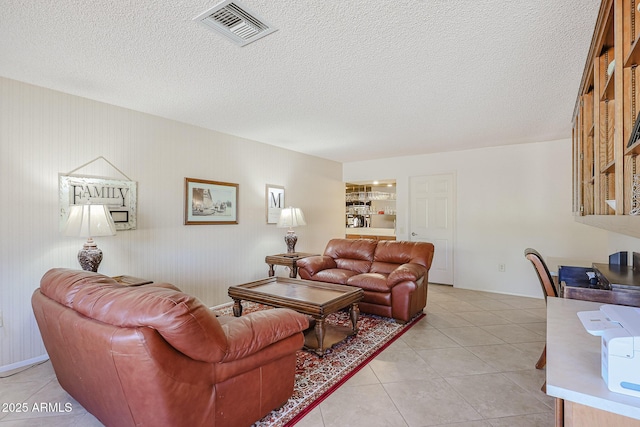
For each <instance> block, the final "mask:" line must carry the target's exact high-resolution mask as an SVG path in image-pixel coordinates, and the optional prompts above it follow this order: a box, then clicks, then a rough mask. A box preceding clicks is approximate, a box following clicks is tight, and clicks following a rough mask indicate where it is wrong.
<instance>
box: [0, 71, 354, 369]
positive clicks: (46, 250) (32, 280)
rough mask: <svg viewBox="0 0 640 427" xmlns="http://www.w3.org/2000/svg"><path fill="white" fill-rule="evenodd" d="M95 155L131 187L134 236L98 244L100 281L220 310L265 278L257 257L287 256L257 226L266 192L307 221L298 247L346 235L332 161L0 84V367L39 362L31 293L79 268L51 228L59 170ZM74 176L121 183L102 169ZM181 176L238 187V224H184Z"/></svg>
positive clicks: (269, 228)
mask: <svg viewBox="0 0 640 427" xmlns="http://www.w3.org/2000/svg"><path fill="white" fill-rule="evenodd" d="M98 156H104V157H105V158H107V159H108V160H109V161H111V162H112V163H113V164H114V165H115V166H117V167H118V168H119V169H120V170H121V171H123V172H124V173H125V174H126V175H128V176H129V177H130V178H131V179H132V180H134V181H137V182H138V228H137V229H136V230H129V231H120V232H118V234H117V236H115V237H102V238H96V241H97V243H98V246H99V247H100V248H102V250H103V251H104V254H105V255H104V260H103V262H102V265H101V266H100V272H101V273H104V274H107V275H119V274H129V275H133V276H138V277H144V278H149V279H152V280H154V281H158V282H160V281H167V282H171V283H174V284H175V285H177V286H179V287H180V288H182V289H183V290H184V291H186V292H189V293H192V294H194V295H196V296H197V297H199V298H200V299H201V300H202V301H203V302H205V303H206V304H208V305H215V304H220V303H223V302H226V301H228V300H229V298H228V296H227V294H226V289H227V287H228V286H229V285H232V284H237V283H242V282H246V281H251V280H256V279H259V278H262V277H265V276H266V275H267V266H266V264H265V263H264V257H265V255H267V254H273V253H279V252H283V251H286V246H285V244H284V240H283V236H284V234H285V231H286V230H283V229H278V228H276V227H275V225H267V224H266V219H265V185H266V184H275V185H281V186H284V187H285V191H286V194H285V197H286V203H287V204H292V205H294V206H297V207H301V208H302V209H303V211H304V213H305V216H306V219H307V222H308V226H306V227H302V228H300V229H298V230H297V234H298V236H299V241H298V246H297V247H296V249H298V250H300V251H312V250H322V249H323V248H324V245H325V244H326V242H327V240H328V239H329V238H331V237H337V236H341V235H343V233H344V224H343V221H344V202H343V196H344V187H343V184H342V182H343V181H342V168H341V165H340V164H339V163H336V162H330V161H327V160H323V159H319V158H316V157H311V156H306V155H302V154H299V153H295V152H292V151H287V150H283V149H279V148H275V147H273V146H269V145H265V144H261V143H257V142H253V141H248V140H244V139H240V138H237V137H233V136H229V135H225V134H222V133H218V132H213V131H209V130H205V129H202V128H197V127H194V126H190V125H186V124H183V123H178V122H175V121H171V120H166V119H163V118H159V117H154V116H150V115H147V114H142V113H139V112H135V111H131V110H127V109H123V108H119V107H114V106H111V105H107V104H102V103H99V102H95V101H92V100H87V99H83V98H79V97H75V96H71V95H67V94H63V93H59V92H55V91H51V90H47V89H42V88H38V87H35V86H31V85H27V84H24V83H20V82H16V81H13V80H8V79H3V78H0V182H1V183H2V185H0V200H1V204H0V227H1V228H0V230H1V234H0V235H1V238H0V239H1V242H0V261H1V265H0V310H2V317H3V320H4V326H2V327H0V369H2V368H4V369H7V368H8V367H13V366H15V365H16V364H18V365H19V364H20V363H22V362H24V361H28V360H31V359H33V358H37V357H39V356H41V355H43V354H44V353H45V350H44V347H43V346H42V342H41V340H40V336H39V333H38V329H37V325H36V323H35V320H34V318H33V315H32V311H31V305H30V298H31V294H32V292H33V290H34V289H35V288H37V287H38V283H39V280H40V278H41V277H42V275H43V274H44V272H46V271H47V270H48V269H49V268H52V267H68V268H79V264H78V263H77V260H76V253H77V251H78V249H80V247H81V246H82V243H83V239H79V238H70V237H63V236H61V235H60V233H59V231H58V229H59V228H58V187H57V185H58V184H57V179H58V173H66V172H69V171H71V170H73V169H75V168H77V167H78V166H80V165H82V164H84V163H86V162H88V161H90V160H92V159H95V158H96V157H98ZM77 173H81V174H88V175H99V176H109V177H119V178H121V177H120V176H119V174H118V173H117V172H116V171H114V170H113V169H112V168H111V167H110V166H108V164H107V163H105V162H103V161H101V160H100V161H98V162H95V163H93V164H92V165H91V166H89V167H87V168H84V169H81V170H79V171H78V172H77ZM185 177H190V178H201V179H210V180H216V181H224V182H233V183H238V184H239V185H240V188H239V195H240V200H239V222H240V223H239V224H238V225H207V226H185V225H183V209H184V204H183V203H184V202H183V200H184V194H183V193H184V178H185ZM279 268H280V269H282V268H283V267H279ZM282 274H285V273H284V272H282Z"/></svg>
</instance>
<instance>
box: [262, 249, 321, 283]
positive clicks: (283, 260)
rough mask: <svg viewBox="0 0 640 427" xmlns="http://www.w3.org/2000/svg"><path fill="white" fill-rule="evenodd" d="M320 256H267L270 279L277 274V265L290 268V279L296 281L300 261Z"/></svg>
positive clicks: (303, 254) (290, 254)
mask: <svg viewBox="0 0 640 427" xmlns="http://www.w3.org/2000/svg"><path fill="white" fill-rule="evenodd" d="M316 255H318V254H305V253H302V252H291V253H286V254H277V255H267V256H266V258H265V259H264V262H266V263H267V264H269V277H273V276H275V274H276V271H275V268H274V266H275V265H284V266H285V267H289V277H291V278H292V279H295V278H296V277H298V265H297V264H296V263H297V262H298V260H300V259H302V258H306V257H309V256H316Z"/></svg>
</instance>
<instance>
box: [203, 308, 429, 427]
mask: <svg viewBox="0 0 640 427" xmlns="http://www.w3.org/2000/svg"><path fill="white" fill-rule="evenodd" d="M242 307H243V311H242V312H243V313H251V312H252V311H257V310H265V309H269V308H270V307H268V306H264V305H261V304H255V303H251V302H247V301H243V303H242ZM214 310H215V312H216V314H218V315H224V316H232V315H233V312H232V307H231V306H230V305H229V306H224V307H216V308H215V309H214ZM423 317H424V314H421V315H419V316H417V317H415V318H414V319H413V320H412V321H411V322H409V323H407V324H405V325H402V324H400V323H396V322H395V321H394V320H392V319H389V318H386V317H379V316H374V315H371V314H360V318H359V319H358V334H357V335H356V336H352V337H348V338H347V339H346V340H344V341H343V342H341V343H339V344H336V345H335V346H334V347H333V348H331V349H330V350H327V352H326V353H325V355H324V357H322V358H320V357H318V356H316V355H315V354H312V353H309V352H307V351H303V350H301V351H298V355H297V357H298V362H297V365H296V379H295V384H294V386H293V396H291V398H290V399H289V401H288V402H287V404H286V405H284V406H283V407H282V408H280V409H278V410H275V411H272V412H271V413H270V414H269V415H267V416H266V417H264V418H263V419H262V420H260V421H258V422H257V423H255V424H254V426H255V427H266V426H270V427H274V426H277V427H280V426H292V425H294V424H295V423H296V422H297V421H298V420H300V419H301V418H302V417H303V416H304V415H306V414H307V413H308V412H309V411H311V410H312V409H313V408H315V407H316V406H317V405H319V404H320V403H321V402H322V401H323V400H324V399H326V398H327V397H328V396H329V395H330V394H331V393H332V392H333V391H334V390H336V389H337V388H338V387H339V386H340V385H341V384H342V383H344V382H345V381H346V380H348V379H349V378H350V377H352V376H353V375H354V374H355V373H356V372H358V371H359V370H360V369H361V368H363V367H364V366H366V364H367V363H369V361H370V360H372V359H373V358H374V357H376V356H377V355H378V353H380V352H381V351H382V350H383V349H384V348H386V347H387V346H388V345H389V344H391V343H392V342H393V341H394V340H395V339H397V338H398V337H400V336H401V335H402V334H403V333H404V332H406V331H407V330H409V328H411V327H412V326H413V325H414V324H416V323H417V322H418V321H420V319H422V318H423ZM326 321H327V322H329V323H333V324H339V325H342V326H348V327H350V326H351V320H350V319H349V313H348V312H346V311H340V312H338V313H335V314H332V315H330V316H328V317H327V320H326Z"/></svg>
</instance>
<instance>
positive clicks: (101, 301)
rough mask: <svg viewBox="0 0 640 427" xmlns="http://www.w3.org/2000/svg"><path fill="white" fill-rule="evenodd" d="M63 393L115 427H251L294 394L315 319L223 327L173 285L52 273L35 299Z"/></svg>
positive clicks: (271, 313) (267, 316) (270, 316)
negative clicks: (298, 362) (134, 284)
mask: <svg viewBox="0 0 640 427" xmlns="http://www.w3.org/2000/svg"><path fill="white" fill-rule="evenodd" d="M32 306H33V310H34V313H35V317H36V320H37V322H38V326H39V328H40V332H41V334H42V339H43V341H44V345H45V347H46V349H47V352H48V353H49V357H50V359H51V363H52V365H53V368H54V370H55V373H56V376H57V377H58V381H59V382H60V385H61V386H62V387H63V388H64V389H65V390H66V391H67V392H68V393H69V394H70V395H71V396H72V397H73V398H75V399H76V400H77V401H78V402H79V403H80V404H81V405H82V406H83V407H84V408H85V409H86V410H87V411H89V412H91V413H92V414H93V415H95V416H96V417H97V418H98V419H99V420H100V421H101V422H102V423H104V424H105V425H107V426H118V427H121V426H139V425H145V426H215V425H218V426H245V427H246V426H248V425H251V424H252V423H253V422H255V421H257V420H259V419H261V418H262V417H264V416H265V415H267V414H268V413H269V412H270V411H272V410H273V409H276V408H278V407H280V406H282V405H284V404H285V403H286V402H287V400H288V399H289V397H290V396H291V394H292V393H293V383H294V376H295V365H296V351H297V350H299V349H300V348H301V347H302V345H303V342H304V336H303V334H302V332H301V331H303V330H304V329H306V328H307V326H308V320H307V318H306V317H305V316H304V315H302V314H299V313H296V312H294V311H291V310H287V309H273V310H265V311H260V312H256V313H251V314H248V315H246V316H242V317H239V318H234V317H229V318H222V317H220V318H216V316H215V315H214V314H213V313H212V312H211V311H210V310H209V309H208V308H207V307H205V306H204V305H203V304H202V303H201V302H200V301H199V300H198V299H196V298H194V297H192V296H189V295H187V294H184V293H182V292H180V290H179V289H178V288H176V287H174V286H172V285H169V284H160V285H155V284H151V285H145V286H140V287H126V286H123V285H120V284H118V283H117V282H115V281H114V280H113V279H111V278H109V277H106V276H103V275H100V274H97V273H91V272H86V271H74V270H66V269H53V270H50V271H48V272H47V273H46V274H45V275H44V276H43V278H42V280H41V283H40V288H39V289H36V291H35V292H34V293H33V296H32Z"/></svg>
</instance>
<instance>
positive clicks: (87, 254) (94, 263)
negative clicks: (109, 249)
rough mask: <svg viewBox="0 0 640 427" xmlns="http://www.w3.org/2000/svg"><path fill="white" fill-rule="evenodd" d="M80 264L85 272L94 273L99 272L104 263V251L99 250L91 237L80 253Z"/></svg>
mask: <svg viewBox="0 0 640 427" xmlns="http://www.w3.org/2000/svg"><path fill="white" fill-rule="evenodd" d="M78 262H80V265H81V266H82V269H83V270H85V271H93V272H94V273H95V272H97V271H98V267H99V266H100V263H101V262H102V250H101V249H100V248H98V246H97V245H96V244H95V242H94V241H93V239H92V238H91V237H89V239H88V240H87V242H86V243H85V244H84V246H82V249H80V250H79V251H78Z"/></svg>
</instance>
